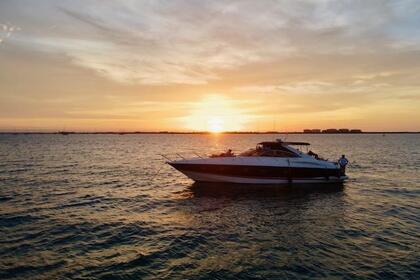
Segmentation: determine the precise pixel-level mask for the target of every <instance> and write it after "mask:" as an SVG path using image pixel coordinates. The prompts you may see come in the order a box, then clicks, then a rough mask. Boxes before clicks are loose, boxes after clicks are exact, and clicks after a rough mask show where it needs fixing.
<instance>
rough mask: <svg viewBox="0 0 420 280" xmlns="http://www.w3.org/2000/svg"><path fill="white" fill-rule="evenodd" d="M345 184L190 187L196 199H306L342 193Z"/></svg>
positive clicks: (198, 184) (202, 184) (230, 184)
mask: <svg viewBox="0 0 420 280" xmlns="http://www.w3.org/2000/svg"><path fill="white" fill-rule="evenodd" d="M343 189H344V183H342V182H338V183H330V184H324V183H320V184H293V185H283V184H282V185H266V184H264V185H258V184H252V185H248V184H233V183H206V182H195V183H193V184H192V185H191V186H190V187H189V191H190V192H191V193H192V195H193V196H194V197H229V198H253V197H254V198H258V197H261V198H264V197H279V198H281V197H283V198H293V197H304V196H306V195H310V194H317V193H319V194H322V193H336V192H342V191H343Z"/></svg>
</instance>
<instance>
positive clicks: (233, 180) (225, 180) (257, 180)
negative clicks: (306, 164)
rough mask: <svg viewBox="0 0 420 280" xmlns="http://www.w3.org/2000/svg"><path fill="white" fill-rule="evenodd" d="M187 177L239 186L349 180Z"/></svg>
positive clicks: (191, 174)
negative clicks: (237, 184)
mask: <svg viewBox="0 0 420 280" xmlns="http://www.w3.org/2000/svg"><path fill="white" fill-rule="evenodd" d="M182 173H184V174H185V175H186V176H187V177H189V178H190V179H192V180H194V181H196V182H219V183H222V182H223V183H239V184H290V183H337V182H343V181H344V180H345V179H347V177H346V176H342V177H340V178H337V177H330V178H329V179H327V178H325V177H314V178H292V179H291V180H289V179H287V178H247V177H236V176H224V175H216V174H209V173H201V172H193V171H182Z"/></svg>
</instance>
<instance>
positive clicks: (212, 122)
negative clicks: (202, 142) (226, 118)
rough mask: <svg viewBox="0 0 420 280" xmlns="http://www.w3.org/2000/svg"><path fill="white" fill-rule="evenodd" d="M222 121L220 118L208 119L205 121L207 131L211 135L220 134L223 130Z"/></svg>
mask: <svg viewBox="0 0 420 280" xmlns="http://www.w3.org/2000/svg"><path fill="white" fill-rule="evenodd" d="M223 124H224V122H223V119H222V118H220V117H209V119H208V120H207V130H208V131H210V132H213V133H219V132H222V131H223V130H224V129H223Z"/></svg>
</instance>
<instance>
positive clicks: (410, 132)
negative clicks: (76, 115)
mask: <svg viewBox="0 0 420 280" xmlns="http://www.w3.org/2000/svg"><path fill="white" fill-rule="evenodd" d="M417 133H420V131H358V132H339V131H335V132H322V131H321V132H302V131H289V132H288V131H224V132H217V133H214V132H210V131H184V132H182V131H123V132H116V131H55V132H42V131H16V132H14V131H0V134H61V135H70V134H117V135H124V134H199V135H200V134H417Z"/></svg>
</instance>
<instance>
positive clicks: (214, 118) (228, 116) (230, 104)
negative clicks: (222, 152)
mask: <svg viewBox="0 0 420 280" xmlns="http://www.w3.org/2000/svg"><path fill="white" fill-rule="evenodd" d="M237 105H238V104H237V103H235V101H234V100H231V99H228V98H227V97H225V96H223V95H220V94H217V95H215V94H213V95H207V96H204V97H203V98H202V99H201V100H199V101H197V102H195V103H194V104H193V106H192V107H191V111H190V112H189V114H188V115H186V116H184V117H183V118H182V121H183V122H184V127H185V128H187V129H188V130H193V131H208V132H212V133H220V132H225V131H239V130H240V129H241V128H242V127H243V126H244V124H245V122H246V120H247V117H246V116H244V114H243V113H242V112H241V109H240V108H239V107H238V106H237Z"/></svg>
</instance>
